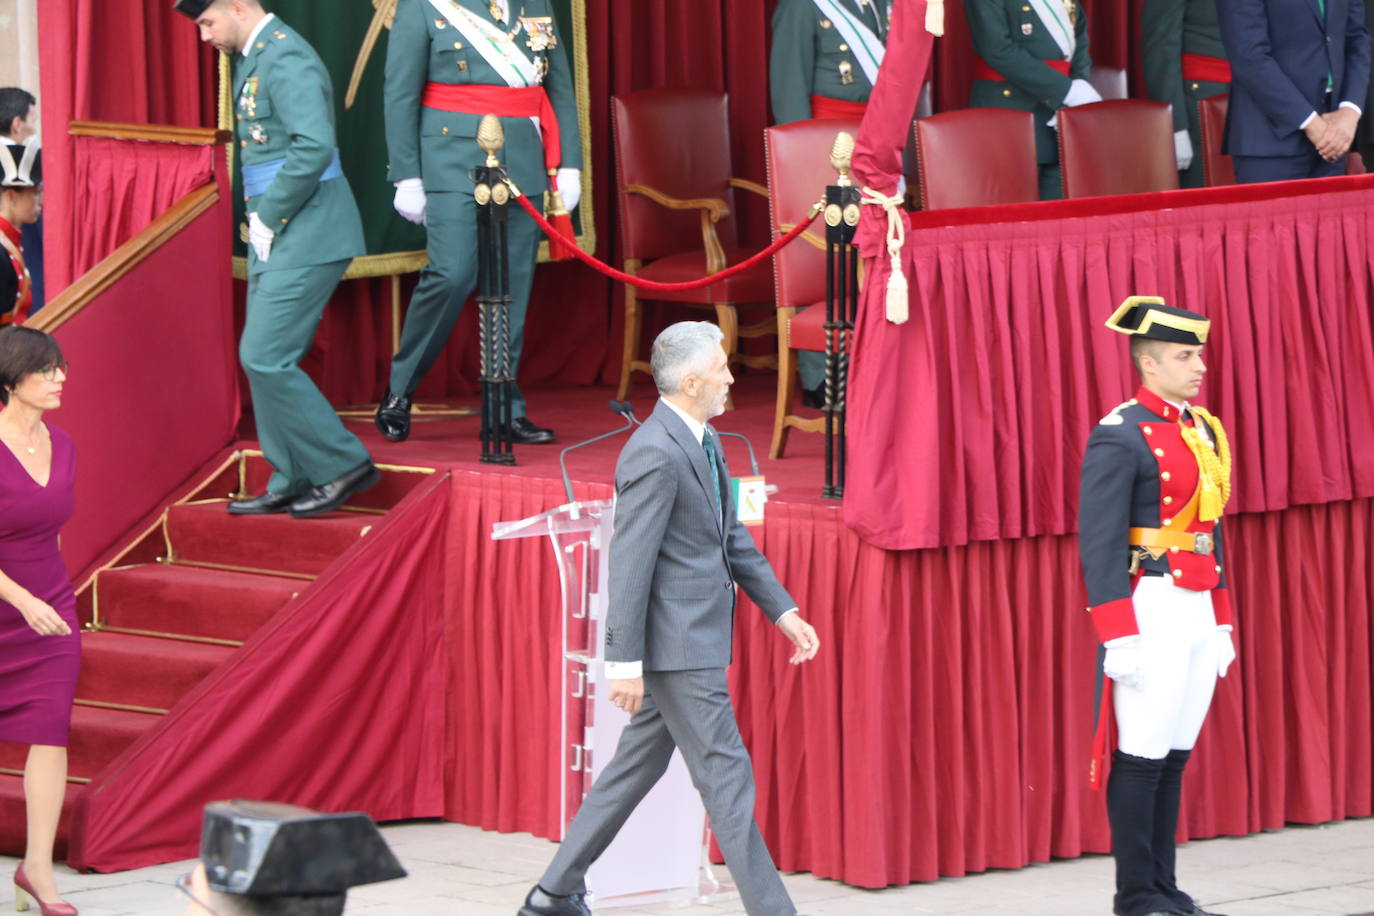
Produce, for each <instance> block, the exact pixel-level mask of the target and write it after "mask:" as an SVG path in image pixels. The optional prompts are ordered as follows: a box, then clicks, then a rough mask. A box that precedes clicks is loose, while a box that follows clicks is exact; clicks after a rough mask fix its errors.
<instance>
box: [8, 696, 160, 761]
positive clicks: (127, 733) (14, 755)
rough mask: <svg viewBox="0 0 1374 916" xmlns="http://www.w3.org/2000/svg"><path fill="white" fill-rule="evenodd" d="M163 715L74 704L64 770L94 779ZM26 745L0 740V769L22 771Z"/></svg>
mask: <svg viewBox="0 0 1374 916" xmlns="http://www.w3.org/2000/svg"><path fill="white" fill-rule="evenodd" d="M161 719H162V717H161V716H158V715H153V714H150V713H143V712H127V711H125V710H122V709H99V708H96V707H92V706H76V707H73V709H72V733H71V739H70V740H69V741H68V743H67V772H68V774H69V775H71V776H80V777H83V778H85V779H93V778H95V776H96V774H97V773H99V772H100V771H101V770H103V769H104V768H105V765H106V764H108V763H109V762H110V761H111V760H114V759H115V758H116V757H118V756H119V755H120V754H121V753H122V752H123V751H124V749H125V748H126V747H128V746H129V745H130V744H133V743H134V741H135V740H136V739H137V738H138V736H139V735H141V734H143V733H144V732H145V731H147V730H148V729H150V728H152V727H153V726H154V725H156V724H157V723H158V721H159V720H161ZM28 752H29V749H28V745H24V744H9V743H0V769H5V770H22V769H24V760H25V758H26V757H27V756H28Z"/></svg>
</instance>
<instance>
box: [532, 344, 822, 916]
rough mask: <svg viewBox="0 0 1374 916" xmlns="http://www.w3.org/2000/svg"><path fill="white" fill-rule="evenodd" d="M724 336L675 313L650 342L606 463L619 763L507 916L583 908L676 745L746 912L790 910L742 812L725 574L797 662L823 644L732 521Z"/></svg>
mask: <svg viewBox="0 0 1374 916" xmlns="http://www.w3.org/2000/svg"><path fill="white" fill-rule="evenodd" d="M721 339H722V335H721V331H720V329H719V328H718V327H716V326H715V325H713V324H710V323H709V322H705V321H682V322H679V323H677V324H674V325H672V326H670V327H669V328H667V329H666V330H665V331H663V333H662V334H660V335H659V336H658V338H657V339H656V340H655V341H654V349H653V357H652V367H653V373H654V383H655V384H656V385H657V386H658V390H659V393H660V394H661V395H662V398H661V399H660V400H659V402H658V404H657V405H656V406H655V407H654V412H653V414H652V416H650V417H649V419H648V420H646V421H645V422H644V424H643V425H642V426H641V427H640V428H639V429H637V430H636V431H635V433H634V435H633V436H631V437H630V441H629V442H628V443H627V444H626V445H625V449H624V451H622V452H621V453H620V460H619V461H618V462H617V463H616V468H615V486H616V496H617V502H616V507H615V533H614V535H613V536H612V538H611V556H610V607H609V610H608V612H607V619H606V652H605V657H606V676H607V678H609V679H610V681H611V690H610V699H611V702H613V703H614V704H615V705H616V706H618V707H620V708H621V709H624V710H625V711H626V712H628V713H629V714H630V715H631V717H632V718H631V719H630V722H629V724H628V725H626V726H625V730H624V732H623V733H622V734H621V736H620V744H619V746H618V747H617V748H616V751H615V757H614V758H613V759H612V760H611V762H610V763H609V764H608V765H607V767H606V769H605V770H604V771H603V772H602V774H601V778H600V779H598V780H597V781H596V785H594V786H593V787H592V790H591V792H590V793H588V795H587V797H586V799H585V800H583V802H582V807H581V808H580V809H579V810H578V812H577V817H576V818H575V819H574V820H573V823H572V826H571V827H569V828H568V835H567V836H566V837H565V838H564V840H563V844H562V846H561V847H560V848H559V850H558V853H557V855H555V856H554V859H553V862H552V863H551V864H550V865H549V868H548V870H547V871H546V872H544V876H543V877H542V878H541V879H540V881H539V884H537V885H536V886H535V887H534V889H533V890H531V891H530V893H529V896H528V897H527V898H526V899H525V905H524V906H523V907H521V909H520V913H519V916H589V914H590V913H591V910H590V909H589V908H588V906H587V903H586V900H585V893H586V887H585V885H584V883H583V876H584V875H585V874H586V872H587V868H588V867H589V866H590V865H591V864H592V862H594V861H596V859H597V857H598V856H600V855H601V853H602V852H603V851H604V850H605V849H606V847H607V846H608V845H610V842H611V840H612V839H613V838H614V837H615V835H616V833H617V832H618V831H619V830H620V828H621V826H622V825H623V824H624V823H625V821H626V819H627V818H629V816H630V813H631V812H632V811H634V809H635V806H636V805H638V804H639V802H640V800H641V799H643V798H644V796H645V795H646V794H647V793H648V791H649V790H650V789H651V788H653V786H654V784H655V783H656V782H658V780H659V777H660V776H662V775H663V772H664V770H666V769H667V767H668V762H669V760H670V759H671V758H672V755H673V749H674V748H680V749H681V750H682V756H683V758H684V759H685V760H686V762H687V768H688V770H689V771H690V772H691V774H692V782H693V783H694V784H695V785H696V787H697V790H698V791H699V792H701V797H702V801H703V802H705V804H706V811H707V813H708V814H709V815H710V817H711V828H712V829H713V830H714V831H715V835H716V841H717V842H718V843H719V844H720V848H721V852H723V853H724V855H725V864H726V865H727V866H728V867H729V869H730V874H731V876H732V877H733V878H734V881H735V885H736V887H738V889H739V893H740V897H741V899H742V900H743V903H744V908H745V911H746V912H747V913H749V914H750V916H794V914H795V913H796V907H794V906H793V905H792V899H791V898H790V897H789V896H788V894H787V889H786V888H784V887H783V884H782V879H781V878H780V877H779V876H778V871H777V869H776V868H775V867H774V865H773V858H772V856H770V855H769V854H768V848H767V847H766V846H765V845H764V843H763V837H762V835H761V834H760V833H759V828H758V825H757V824H756V823H755V821H754V772H753V768H752V766H751V764H750V762H749V753H748V751H746V750H745V748H744V742H743V741H742V740H741V739H740V734H739V726H738V725H737V724H736V723H735V712H734V708H733V707H732V706H731V705H730V694H729V691H728V688H727V684H726V678H725V669H726V666H728V665H729V664H730V657H731V633H732V631H733V627H734V619H735V583H736V582H738V583H739V584H740V585H741V586H743V587H744V591H745V592H746V593H747V594H748V595H749V597H750V598H751V599H753V601H754V602H755V603H756V604H757V605H758V606H759V607H760V608H762V609H763V612H764V613H765V614H767V615H768V618H769V620H771V621H773V622H774V623H775V624H776V625H777V627H778V629H780V630H781V631H782V632H783V634H784V635H785V636H786V637H787V638H788V639H790V640H791V641H792V643H793V645H794V647H795V648H794V650H793V652H792V657H791V662H792V664H794V665H799V664H801V663H802V662H805V661H808V660H810V659H812V658H814V657H815V655H816V652H817V650H818V649H819V648H820V640H819V639H818V638H817V636H816V631H815V630H814V629H813V628H812V627H811V625H810V624H808V623H807V622H806V621H805V620H803V619H802V617H801V615H800V614H799V613H797V605H796V602H794V601H793V600H792V597H791V596H790V595H788V594H787V591H786V589H784V588H783V587H782V585H781V584H780V583H779V582H778V580H777V577H776V576H774V575H773V570H772V569H771V568H770V567H769V565H768V561H767V560H766V559H764V557H763V554H761V553H759V550H758V548H757V547H756V546H754V539H753V537H752V536H750V534H749V532H748V531H747V530H745V528H744V526H743V525H742V524H740V522H739V520H738V518H737V515H736V511H735V506H734V502H733V500H732V499H731V494H730V473H729V471H728V470H727V469H726V467H725V460H724V458H723V457H722V455H721V450H720V437H719V436H718V435H717V433H716V431H715V430H713V429H712V428H711V427H710V426H708V425H707V421H708V420H709V419H710V418H712V417H715V416H718V415H719V414H720V413H721V412H722V411H723V410H724V409H725V398H726V395H727V394H728V392H729V390H730V385H731V383H732V382H734V378H733V377H732V376H731V375H730V369H729V367H728V365H727V362H726V358H725V351H724V349H722V347H721Z"/></svg>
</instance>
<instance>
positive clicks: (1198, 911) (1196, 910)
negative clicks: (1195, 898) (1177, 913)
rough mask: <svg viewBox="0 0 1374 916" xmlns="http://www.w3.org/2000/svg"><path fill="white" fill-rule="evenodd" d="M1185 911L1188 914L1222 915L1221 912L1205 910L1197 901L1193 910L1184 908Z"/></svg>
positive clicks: (1202, 915)
mask: <svg viewBox="0 0 1374 916" xmlns="http://www.w3.org/2000/svg"><path fill="white" fill-rule="evenodd" d="M1183 912H1184V913H1186V914H1187V916H1222V914H1221V913H1213V912H1212V911H1211V910H1204V909H1203V908H1202V907H1200V906H1198V905H1197V904H1196V903H1194V904H1193V908H1192V909H1191V910H1184V911H1183Z"/></svg>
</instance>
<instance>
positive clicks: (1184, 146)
mask: <svg viewBox="0 0 1374 916" xmlns="http://www.w3.org/2000/svg"><path fill="white" fill-rule="evenodd" d="M1174 158H1175V159H1177V160H1178V170H1179V171H1180V172H1183V171H1186V170H1187V169H1188V166H1190V165H1192V164H1193V138H1192V137H1190V136H1188V132H1187V131H1186V130H1176V131H1174Z"/></svg>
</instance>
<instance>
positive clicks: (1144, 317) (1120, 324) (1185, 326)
mask: <svg viewBox="0 0 1374 916" xmlns="http://www.w3.org/2000/svg"><path fill="white" fill-rule="evenodd" d="M1107 327H1109V328H1111V329H1112V330H1113V331H1117V332H1118V333H1121V334H1129V335H1130V336H1132V337H1143V338H1145V339H1146V340H1163V341H1167V342H1168V343H1181V344H1193V345H1195V346H1201V345H1203V344H1205V343H1206V342H1207V334H1208V332H1209V331H1210V330H1211V327H1212V322H1211V321H1209V320H1208V319H1207V318H1206V316H1203V315H1199V314H1198V313H1197V312H1190V311H1188V310H1187V309H1181V308H1178V307H1176V306H1172V305H1165V304H1164V300H1163V299H1161V298H1159V297H1158V296H1130V297H1127V299H1126V301H1125V302H1122V303H1121V305H1120V306H1119V307H1118V308H1117V310H1116V311H1115V312H1113V313H1112V317H1110V318H1108V319H1107Z"/></svg>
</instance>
